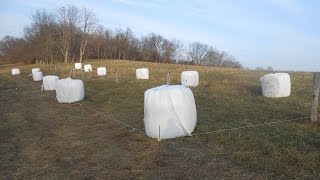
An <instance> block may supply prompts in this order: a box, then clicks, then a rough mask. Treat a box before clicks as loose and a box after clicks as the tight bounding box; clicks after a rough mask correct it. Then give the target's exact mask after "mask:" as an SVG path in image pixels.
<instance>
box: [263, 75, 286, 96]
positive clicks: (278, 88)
mask: <svg viewBox="0 0 320 180" xmlns="http://www.w3.org/2000/svg"><path fill="white" fill-rule="evenodd" d="M260 81H261V86H262V94H263V96H265V97H273V98H277V97H288V96H289V95H290V92H291V82H290V76H289V74H287V73H275V74H267V75H264V76H263V77H262V78H260Z"/></svg>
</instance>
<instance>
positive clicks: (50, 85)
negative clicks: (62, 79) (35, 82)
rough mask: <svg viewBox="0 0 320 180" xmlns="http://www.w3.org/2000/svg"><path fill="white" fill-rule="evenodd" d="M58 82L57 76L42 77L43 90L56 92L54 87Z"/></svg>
mask: <svg viewBox="0 0 320 180" xmlns="http://www.w3.org/2000/svg"><path fill="white" fill-rule="evenodd" d="M58 80H59V77H58V76H54V75H47V76H44V77H43V81H42V85H43V89H44V90H47V91H52V90H56V85H57V82H58Z"/></svg>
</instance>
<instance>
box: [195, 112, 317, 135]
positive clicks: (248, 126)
mask: <svg viewBox="0 0 320 180" xmlns="http://www.w3.org/2000/svg"><path fill="white" fill-rule="evenodd" d="M312 117H317V116H308V117H302V118H296V119H287V120H282V121H273V122H267V123H261V124H252V125H247V126H240V127H235V128H227V129H219V130H215V131H208V132H201V133H195V134H192V136H199V135H205V134H213V133H220V132H226V131H233V130H239V129H247V128H254V127H259V126H266V125H273V124H279V123H285V122H292V121H298V120H304V119H310V118H312Z"/></svg>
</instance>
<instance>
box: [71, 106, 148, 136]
mask: <svg viewBox="0 0 320 180" xmlns="http://www.w3.org/2000/svg"><path fill="white" fill-rule="evenodd" d="M75 104H78V105H80V106H82V107H84V108H87V109H89V110H91V111H94V112H96V113H98V114H100V115H103V116H105V117H107V118H108V119H110V120H112V121H114V122H116V123H117V124H120V125H122V126H125V127H127V128H130V129H132V130H133V131H137V132H139V133H141V134H144V135H146V133H145V132H144V131H142V130H140V129H138V128H135V127H133V126H131V125H129V124H126V123H124V122H121V121H119V120H117V119H115V118H113V117H110V116H108V115H106V114H105V113H103V112H100V111H98V110H96V109H94V108H92V107H89V106H86V105H84V104H82V103H79V102H78V103H75Z"/></svg>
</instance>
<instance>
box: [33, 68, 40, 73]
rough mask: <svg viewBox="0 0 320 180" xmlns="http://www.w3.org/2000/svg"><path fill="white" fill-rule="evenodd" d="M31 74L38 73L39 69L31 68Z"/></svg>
mask: <svg viewBox="0 0 320 180" xmlns="http://www.w3.org/2000/svg"><path fill="white" fill-rule="evenodd" d="M31 72H32V73H35V72H40V68H32V69H31Z"/></svg>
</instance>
